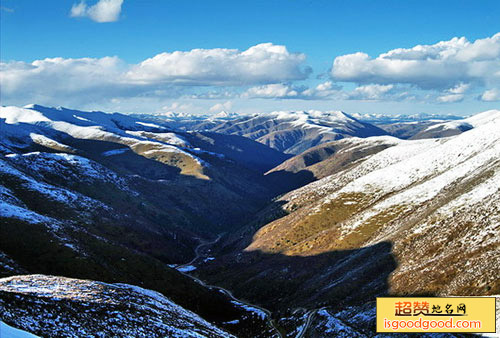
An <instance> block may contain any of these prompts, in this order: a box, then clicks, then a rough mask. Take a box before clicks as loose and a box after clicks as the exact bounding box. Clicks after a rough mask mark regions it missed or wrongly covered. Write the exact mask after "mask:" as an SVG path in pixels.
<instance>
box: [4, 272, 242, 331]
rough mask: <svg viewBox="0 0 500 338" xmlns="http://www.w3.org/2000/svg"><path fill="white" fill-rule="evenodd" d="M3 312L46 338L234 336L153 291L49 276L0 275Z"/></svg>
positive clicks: (8, 319) (17, 324)
mask: <svg viewBox="0 0 500 338" xmlns="http://www.w3.org/2000/svg"><path fill="white" fill-rule="evenodd" d="M0 313H1V315H0V318H1V319H2V321H5V322H7V323H9V324H10V325H13V326H15V327H18V328H21V329H23V330H26V331H29V332H32V333H35V334H37V335H40V336H44V337H61V336H64V337H82V336H87V337H89V336H92V337H100V336H120V337H125V336H134V337H214V338H215V337H234V336H233V335H231V334H229V333H227V332H224V331H223V330H221V329H219V328H217V327H215V326H214V325H212V324H210V323H208V322H207V321H205V320H203V319H202V318H200V317H199V316H198V315H196V314H195V313H193V312H190V311H188V310H186V309H184V308H182V307H181V306H179V305H177V304H175V303H174V302H172V301H171V300H169V299H168V298H166V297H165V296H163V295H161V294H160V293H157V292H154V291H151V290H147V289H143V288H140V287H137V286H133V285H128V284H106V283H102V282H95V281H90V280H80V279H70V278H63V277H53V276H44V275H24V276H15V277H9V278H3V279H0Z"/></svg>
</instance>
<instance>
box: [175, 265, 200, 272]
mask: <svg viewBox="0 0 500 338" xmlns="http://www.w3.org/2000/svg"><path fill="white" fill-rule="evenodd" d="M177 270H179V271H180V272H190V271H194V270H196V266H194V265H186V266H181V267H178V268H177Z"/></svg>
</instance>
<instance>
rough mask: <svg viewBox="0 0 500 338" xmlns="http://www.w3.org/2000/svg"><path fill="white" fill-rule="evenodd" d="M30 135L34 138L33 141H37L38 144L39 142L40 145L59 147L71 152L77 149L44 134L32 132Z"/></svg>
mask: <svg viewBox="0 0 500 338" xmlns="http://www.w3.org/2000/svg"><path fill="white" fill-rule="evenodd" d="M30 137H31V139H32V140H33V142H35V143H36V144H39V145H41V146H44V147H47V148H51V149H58V150H60V151H67V152H70V153H72V152H74V151H75V150H74V149H73V148H72V147H70V146H67V145H65V144H62V143H60V142H57V141H55V140H52V139H50V138H48V137H47V136H44V135H40V134H35V133H30Z"/></svg>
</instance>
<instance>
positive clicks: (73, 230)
mask: <svg viewBox="0 0 500 338" xmlns="http://www.w3.org/2000/svg"><path fill="white" fill-rule="evenodd" d="M286 158H287V156H286V155H284V154H281V153H279V152H277V151H275V150H272V149H270V148H268V147H266V146H264V145H262V144H259V143H257V142H254V141H252V140H249V139H246V138H243V137H238V136H231V135H216V134H211V133H199V132H196V133H177V132H174V131H171V130H170V129H168V128H166V127H164V126H160V125H157V124H152V123H151V122H150V121H144V120H139V119H137V118H134V117H130V116H124V115H121V114H116V113H115V114H106V113H103V112H83V111H76V110H71V109H65V108H47V107H42V106H36V105H32V106H28V107H24V108H19V107H1V108H0V276H11V275H16V274H26V273H43V274H49V275H59V276H67V277H74V278H84V279H93V280H101V281H106V282H111V283H114V282H124V283H129V284H134V285H140V286H142V287H145V288H148V289H154V290H156V291H159V292H161V293H163V294H164V295H167V296H168V297H169V298H170V299H172V300H173V301H175V302H176V303H177V304H180V305H181V306H183V307H185V308H188V309H190V310H192V311H193V310H194V311H196V313H197V314H199V315H201V316H203V318H205V319H208V320H210V321H219V322H221V323H222V322H231V321H234V320H238V324H237V325H235V324H228V325H229V326H231V327H232V328H233V329H234V330H235V331H236V332H242V330H243V331H244V332H254V331H255V330H254V331H252V329H251V328H252V327H256V328H259V327H260V326H259V325H260V324H262V323H263V322H264V321H263V320H262V319H259V318H257V317H256V318H250V317H249V318H248V319H244V318H243V317H242V316H243V315H242V314H244V313H246V312H247V311H246V310H244V309H242V308H240V306H239V305H237V304H233V303H232V299H231V298H230V297H228V296H227V295H224V294H221V293H219V292H218V291H217V290H213V289H210V288H207V287H204V286H203V285H200V284H198V283H197V282H196V281H194V280H191V279H190V278H188V277H186V276H184V275H182V274H181V273H179V272H178V271H177V270H175V269H173V268H171V267H169V264H180V263H185V262H187V261H189V260H191V259H192V258H193V256H195V254H196V252H195V248H196V246H197V245H198V244H199V242H200V241H203V240H205V239H212V238H215V235H216V234H217V233H220V232H222V231H226V232H232V231H235V230H236V229H237V228H238V227H239V226H242V223H243V222H244V221H245V219H246V218H248V217H250V216H251V215H252V214H254V213H255V212H256V211H257V210H259V209H260V208H262V206H264V205H265V204H266V203H267V201H268V200H269V199H270V198H271V197H272V196H273V192H272V190H271V188H270V184H268V182H267V181H265V180H264V179H263V178H262V173H263V172H265V171H266V170H268V169H270V168H272V167H273V166H275V165H276V164H279V163H280V162H281V161H282V159H286ZM214 306H215V307H217V308H218V309H220V311H218V312H214V311H213V307H214ZM0 319H1V317H0ZM259 323H260V324H259ZM222 325H225V324H222ZM249 330H250V331H249Z"/></svg>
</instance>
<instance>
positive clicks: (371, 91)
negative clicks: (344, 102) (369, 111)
mask: <svg viewBox="0 0 500 338" xmlns="http://www.w3.org/2000/svg"><path fill="white" fill-rule="evenodd" d="M393 88H394V86H393V85H378V84H372V85H366V86H360V87H357V88H356V89H354V90H353V91H352V92H350V93H348V98H349V99H351V100H381V99H383V98H384V97H385V95H386V94H387V93H388V92H390V91H391V90H392V89H393Z"/></svg>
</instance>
